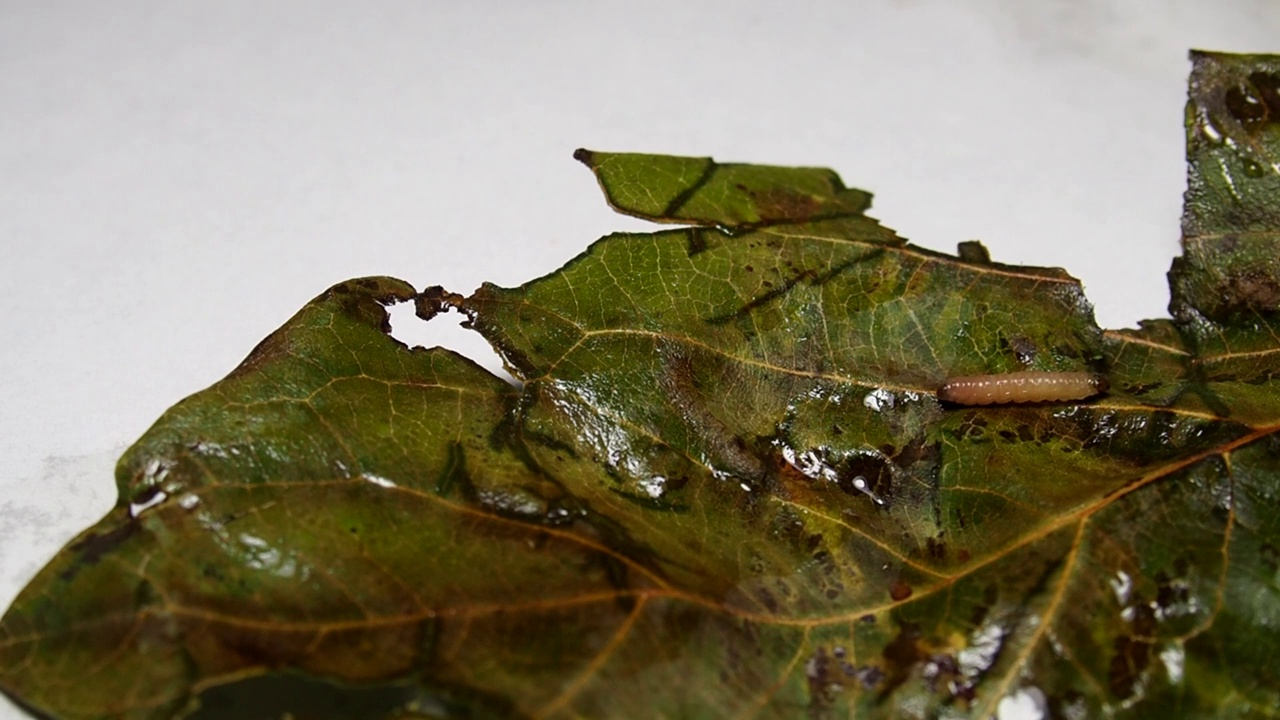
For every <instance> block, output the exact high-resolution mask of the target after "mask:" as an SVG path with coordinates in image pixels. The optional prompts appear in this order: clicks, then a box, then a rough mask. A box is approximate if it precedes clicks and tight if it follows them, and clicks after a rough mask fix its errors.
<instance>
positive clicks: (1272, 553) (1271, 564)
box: [1258, 543, 1280, 573]
mask: <svg viewBox="0 0 1280 720" xmlns="http://www.w3.org/2000/svg"><path fill="white" fill-rule="evenodd" d="M1258 557H1259V558H1261V560H1262V564H1263V565H1264V566H1265V567H1266V568H1267V570H1269V571H1271V572H1272V573H1275V572H1277V571H1280V549H1277V548H1276V546H1275V545H1272V544H1271V543H1263V544H1262V547H1261V548H1259V549H1258Z"/></svg>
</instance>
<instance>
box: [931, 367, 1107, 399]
mask: <svg viewBox="0 0 1280 720" xmlns="http://www.w3.org/2000/svg"><path fill="white" fill-rule="evenodd" d="M1110 386H1111V384H1110V383H1109V382H1107V379H1106V378H1105V377H1103V376H1102V375H1098V374H1095V373H1087V372H1012V373H1003V374H1000V375H966V376H964V377H954V378H948V379H947V381H946V382H944V383H942V387H940V388H938V399H939V400H941V401H943V402H948V403H954V404H956V405H995V404H1003V403H1030V402H1065V401H1068V400H1084V399H1085V398H1088V397H1093V396H1094V395H1097V394H1099V393H1104V392H1106V391H1107V389H1108V388H1109V387H1110Z"/></svg>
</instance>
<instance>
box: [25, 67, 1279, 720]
mask: <svg viewBox="0 0 1280 720" xmlns="http://www.w3.org/2000/svg"><path fill="white" fill-rule="evenodd" d="M1193 61H1194V70H1193V76H1192V81H1191V97H1190V103H1189V105H1188V112H1187V132H1188V157H1189V163H1190V169H1189V190H1188V193H1187V206H1186V207H1187V209H1186V214H1185V216H1184V255H1183V256H1182V257H1181V258H1179V259H1178V260H1177V261H1175V263H1174V267H1173V270H1172V271H1171V273H1170V283H1171V287H1172V290H1173V299H1172V303H1171V311H1172V314H1173V319H1172V320H1156V321H1150V322H1147V323H1144V324H1143V325H1142V326H1141V327H1140V328H1139V329H1137V330H1122V331H1102V330H1101V329H1099V328H1098V327H1097V326H1096V324H1095V323H1094V320H1093V313H1092V308H1091V307H1090V305H1089V303H1088V302H1087V300H1086V299H1085V297H1084V295H1083V293H1082V291H1081V288H1080V284H1079V282H1078V281H1076V280H1075V279H1074V278H1072V277H1071V276H1070V275H1068V274H1067V273H1065V272H1063V271H1061V270H1057V269H1044V268H1028V267H1015V266H1009V265H1002V264H999V263H995V262H992V261H991V260H990V259H989V258H988V257H987V254H986V252H985V250H983V249H982V248H981V246H978V245H975V244H966V246H965V247H962V248H961V252H960V254H959V255H958V256H951V255H946V254H943V253H937V252H932V251H929V250H925V249H922V248H919V247H915V246H913V245H910V244H908V243H907V242H906V241H905V240H903V239H902V238H900V237H898V236H897V235H896V234H895V233H894V232H893V231H891V230H889V229H888V228H885V227H884V226H882V225H880V224H879V223H878V222H877V221H876V220H873V219H871V218H869V217H867V216H866V215H865V214H864V213H865V211H866V210H867V209H868V207H869V205H870V195H869V194H867V193H864V192H862V191H859V190H853V189H849V188H845V187H844V186H843V185H842V184H841V182H840V180H839V178H838V177H837V176H836V175H835V174H834V173H832V172H831V171H829V170H824V169H812V168H776V167H762V166H751V165H726V164H717V163H715V162H713V161H711V160H710V159H706V158H675V157H662V156H652V155H635V154H610V153H596V152H587V151H579V152H578V154H577V157H578V159H579V160H580V161H582V162H583V163H584V164H586V165H587V166H588V167H589V168H590V169H591V170H592V171H594V172H595V174H596V176H597V178H598V179H599V181H600V184H601V187H602V188H603V190H604V193H605V196H606V198H607V199H608V201H609V202H610V204H611V205H613V206H614V207H615V208H617V209H618V210H619V211H621V212H625V213H629V214H633V215H637V216H640V217H644V218H649V219H652V220H655V221H660V222H670V223H675V226H674V227H672V228H671V229H667V230H663V231H660V232H655V233H638V234H616V235H611V236H608V237H606V238H604V239H602V240H600V241H598V242H596V243H595V244H593V245H592V246H591V247H590V248H588V249H587V250H586V252H584V253H583V254H582V255H580V256H578V257H577V258H575V259H573V260H571V261H570V262H569V263H568V264H567V265H565V266H564V267H563V268H561V269H560V270H558V271H556V272H554V273H552V274H550V275H548V276H546V277H543V278H540V279H537V280H534V281H532V282H529V283H527V284H525V285H523V286H520V287H517V288H500V287H496V286H492V285H485V286H484V287H482V288H481V289H480V290H478V291H477V292H476V293H475V294H473V295H471V296H470V297H463V296H461V295H458V294H456V293H452V292H449V291H446V290H444V289H441V288H428V289H426V290H424V291H422V292H417V291H415V289H414V288H413V287H411V286H410V285H408V284H407V283H405V282H403V281H400V280H395V279H391V278H364V279H359V280H351V281H348V282H345V283H342V284H340V285H337V286H335V287H333V288H331V289H329V290H328V291H326V292H325V293H324V294H322V295H320V296H319V297H317V298H316V299H315V300H313V301H311V302H310V303H308V304H307V305H306V306H305V307H304V308H303V309H302V310H301V311H300V312H299V313H298V314H297V315H296V316H294V317H293V318H292V319H290V320H289V321H288V322H287V323H286V324H285V325H284V326H283V327H281V328H280V329H279V330H277V331H276V332H275V333H273V334H272V335H271V336H269V337H268V338H266V339H265V340H264V341H263V342H262V343H261V344H260V345H259V346H258V347H257V348H255V349H254V350H253V352H252V353H251V354H250V355H249V357H248V358H246V359H245V361H244V362H243V363H242V364H241V365H240V367H238V368H236V369H235V370H234V371H233V372H232V373H231V374H230V375H229V376H228V377H227V378H225V379H224V380H222V381H221V382H219V383H217V384H215V385H214V386H213V387H211V388H209V389H208V390H205V391H203V392H201V393H197V394H196V395H193V396H192V397H190V398H187V399H186V400H183V401H182V402H180V403H178V404H177V405H175V406H174V407H173V408H172V409H170V410H169V411H168V412H166V413H165V414H164V416H163V417H161V418H160V420H159V421H158V422H157V423H156V424H155V426H153V427H152V428H151V429H150V430H149V431H148V432H147V433H146V434H145V435H144V436H143V437H142V438H141V439H140V440H139V441H138V442H137V444H135V445H134V446H133V447H132V448H131V449H130V450H129V451H128V452H127V453H126V455H125V456H124V457H123V458H122V459H121V461H120V464H119V466H118V469H117V477H116V480H117V484H118V486H119V489H120V499H119V502H118V505H117V507H116V508H115V509H114V510H113V511H112V512H111V513H110V514H108V515H107V516H106V517H105V518H103V519H102V520H101V521H100V522H99V523H98V524H97V525H95V526H94V527H92V528H90V529H89V530H87V531H86V532H85V533H84V534H82V535H81V536H80V537H78V538H77V539H76V540H75V541H73V542H72V543H71V544H70V545H68V546H67V548H65V549H64V550H63V551H62V552H61V553H59V554H58V556H57V557H55V558H54V559H53V561H52V562H51V563H50V564H49V566H48V567H46V568H45V569H44V570H43V571H42V572H41V574H40V575H39V576H38V577H37V578H36V579H35V580H34V581H33V582H32V583H31V585H30V586H28V587H27V588H26V590H24V591H23V593H22V595H21V596H20V597H19V598H18V600H17V601H16V602H15V603H14V605H13V607H12V608H10V610H9V611H8V613H7V614H6V615H5V616H4V619H3V622H2V623H0V687H3V688H4V690H5V691H6V692H8V693H10V694H11V695H12V696H14V697H15V698H16V699H18V700H19V701H20V702H22V703H23V704H25V705H26V706H27V707H29V708H30V709H32V710H33V711H34V712H35V713H37V714H40V715H42V716H47V717H53V718H85V719H88V718H137V719H140V720H141V719H151V718H169V717H181V718H200V719H201V720H213V719H215V718H264V719H265V718H278V717H282V716H285V715H292V716H294V717H306V718H370V719H382V718H386V719H388V720H390V719H391V718H409V717H470V718H634V717H671V718H676V717H682V718H684V717H689V718H726V717H756V718H828V717H830V718H837V717H869V718H897V717H975V718H986V717H991V716H993V715H995V713H996V712H997V709H998V708H999V707H1001V704H1002V702H1010V703H1011V702H1014V701H1017V702H1021V703H1030V704H1032V705H1036V706H1039V708H1040V709H1041V711H1042V715H1044V716H1048V717H1097V716H1102V715H1114V716H1122V717H1204V716H1214V715H1227V714H1232V715H1233V716H1234V715H1239V716H1242V717H1244V716H1250V715H1251V714H1252V715H1269V714H1274V712H1275V710H1276V708H1278V707H1280V691H1277V689H1276V688H1280V670H1278V669H1277V666H1276V664H1275V663H1274V662H1272V657H1273V656H1274V655H1275V654H1276V653H1277V652H1278V651H1280V636H1278V633H1280V630H1277V628H1280V514H1277V513H1276V512H1275V508H1276V504H1277V500H1278V498H1280V438H1278V437H1277V430H1280V390H1278V389H1277V386H1276V383H1277V380H1276V374H1277V373H1276V369H1277V367H1278V365H1277V363H1278V362H1280V341H1278V340H1277V338H1280V261H1278V260H1277V258H1280V241H1278V240H1277V238H1278V235H1277V232H1280V209H1277V203H1276V201H1275V198H1277V197H1280V194H1278V193H1277V191H1280V157H1277V153H1280V136H1278V135H1277V133H1280V129H1277V128H1278V127H1280V126H1278V125H1277V123H1275V122H1273V119H1274V118H1280V95H1278V94H1277V88H1280V61H1277V60H1276V59H1274V58H1269V57H1257V56H1223V55H1210V54H1203V53H1198V54H1195V55H1194V56H1193ZM410 301H412V302H416V304H417V307H418V312H419V315H420V316H422V317H423V318H424V319H429V318H430V317H431V316H433V315H435V314H436V313H438V312H441V311H445V310H450V309H456V310H459V311H461V312H464V313H466V314H467V315H468V316H469V318H470V324H471V325H472V326H473V327H474V328H475V329H476V330H477V331H478V332H480V333H481V334H482V335H483V336H484V337H485V338H486V339H488V340H489V341H490V342H491V343H492V344H493V346H494V347H495V348H496V349H497V350H498V352H499V353H501V355H502V357H503V358H504V360H505V361H506V363H507V366H508V367H509V369H510V370H511V372H512V374H513V375H514V376H515V377H516V378H517V379H518V380H519V381H520V383H521V385H520V387H513V386H511V385H509V384H507V383H505V382H503V381H502V380H500V379H498V378H496V377H495V376H493V375H491V374H490V373H488V372H487V371H485V370H483V369H482V368H480V367H478V366H476V365H475V364H474V363H472V362H471V361H469V360H467V359H465V358H463V357H461V356H459V355H457V354H455V353H453V352H451V351H449V350H445V349H441V348H434V349H430V350H425V349H422V348H413V349H410V348H406V347H404V346H403V345H401V344H399V343H398V342H397V341H395V340H394V339H392V338H391V337H390V336H389V335H388V333H387V331H388V325H387V314H386V311H385V307H386V306H387V305H389V304H392V303H397V302H410ZM1019 370H1044V371H1088V372H1096V373H1103V374H1105V375H1106V376H1107V378H1108V379H1109V381H1110V387H1111V389H1110V391H1109V392H1108V393H1107V394H1105V395H1102V396H1099V397H1096V398H1093V399H1090V400H1086V401H1080V402H1068V403H1041V404H1032V405H1023V406H985V407H963V406H955V405H948V404H942V403H939V402H938V400H937V399H936V397H935V394H934V393H935V391H936V389H937V387H938V386H939V385H940V384H941V383H942V382H943V381H944V380H945V379H946V378H948V377H954V376H957V375H972V374H981V373H1003V372H1013V371H1019Z"/></svg>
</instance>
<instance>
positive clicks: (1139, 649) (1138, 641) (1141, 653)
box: [1107, 597, 1156, 699]
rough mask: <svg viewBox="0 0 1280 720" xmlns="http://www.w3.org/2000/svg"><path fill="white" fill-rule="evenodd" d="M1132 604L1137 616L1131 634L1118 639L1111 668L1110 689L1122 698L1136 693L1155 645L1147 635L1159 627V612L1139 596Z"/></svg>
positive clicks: (1134, 618) (1108, 680)
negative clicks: (1157, 619) (1156, 616)
mask: <svg viewBox="0 0 1280 720" xmlns="http://www.w3.org/2000/svg"><path fill="white" fill-rule="evenodd" d="M1130 607H1132V608H1133V611H1134V616H1133V619H1132V620H1131V621H1130V624H1129V634H1125V635H1120V636H1118V637H1117V638H1116V639H1115V642H1114V644H1113V648H1114V654H1113V655H1112V656H1111V665H1110V668H1109V670H1108V672H1107V686H1108V689H1109V690H1110V691H1111V694H1112V695H1113V696H1115V697H1117V698H1120V699H1125V698H1129V697H1131V696H1132V695H1133V694H1134V691H1135V690H1136V689H1137V686H1138V682H1139V681H1140V680H1141V678H1142V673H1143V672H1145V671H1146V669H1147V666H1148V665H1150V664H1151V656H1152V646H1151V642H1150V641H1149V640H1147V639H1146V638H1150V637H1153V636H1154V634H1155V629H1156V620H1155V615H1154V613H1153V612H1152V610H1151V608H1150V607H1148V605H1147V603H1145V602H1142V601H1141V598H1139V597H1135V600H1134V603H1133V605H1131V606H1130Z"/></svg>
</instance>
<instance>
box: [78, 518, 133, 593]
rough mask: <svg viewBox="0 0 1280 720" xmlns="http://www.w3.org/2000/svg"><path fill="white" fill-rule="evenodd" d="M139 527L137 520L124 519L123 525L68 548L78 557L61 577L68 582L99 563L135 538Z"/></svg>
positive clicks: (79, 541)
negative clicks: (86, 568) (90, 566)
mask: <svg viewBox="0 0 1280 720" xmlns="http://www.w3.org/2000/svg"><path fill="white" fill-rule="evenodd" d="M139 527H140V526H139V525H138V521H137V520H135V519H134V518H131V517H124V518H123V521H122V522H121V524H119V525H117V526H116V527H114V528H112V529H111V530H108V531H107V532H100V533H93V534H92V535H89V536H88V537H86V538H84V539H83V540H78V541H76V542H75V543H73V544H71V545H69V546H67V549H68V550H70V551H71V552H73V553H76V554H77V557H76V559H75V562H73V563H72V564H71V565H70V566H69V567H68V568H67V569H66V570H63V571H62V574H61V576H60V577H61V578H62V579H63V580H66V581H70V580H72V579H73V578H75V576H76V574H77V573H79V572H80V571H81V570H82V569H84V568H85V567H86V566H89V565H93V564H94V563H97V562H98V561H99V560H101V559H102V558H103V557H105V556H106V555H107V554H108V553H110V552H112V551H113V550H115V549H116V548H117V547H119V546H120V545H122V544H124V542H125V541H126V540H128V539H129V538H131V537H133V535H134V533H136V532H138V530H139Z"/></svg>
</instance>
